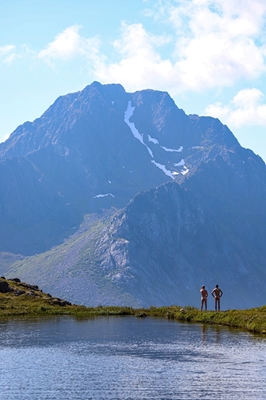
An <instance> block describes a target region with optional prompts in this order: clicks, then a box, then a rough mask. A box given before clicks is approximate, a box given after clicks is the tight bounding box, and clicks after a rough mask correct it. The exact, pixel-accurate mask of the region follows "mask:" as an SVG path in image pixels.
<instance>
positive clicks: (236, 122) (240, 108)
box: [205, 88, 266, 128]
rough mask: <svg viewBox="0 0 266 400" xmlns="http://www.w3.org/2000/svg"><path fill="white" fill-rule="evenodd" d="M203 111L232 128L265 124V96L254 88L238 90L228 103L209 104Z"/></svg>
mask: <svg viewBox="0 0 266 400" xmlns="http://www.w3.org/2000/svg"><path fill="white" fill-rule="evenodd" d="M205 113H206V115H212V116H213V117H216V118H219V119H220V120H221V121H222V122H224V123H226V124H227V125H229V126H230V127H232V128H240V127H243V126H266V102H265V96H264V95H263V93H262V92H261V91H260V90H259V89H255V88H252V89H244V90H240V91H239V92H238V93H237V94H236V95H235V97H234V98H233V100H232V101H231V102H229V104H226V105H222V104H221V103H218V102H217V103H215V104H211V105H209V106H208V107H207V108H206V109H205Z"/></svg>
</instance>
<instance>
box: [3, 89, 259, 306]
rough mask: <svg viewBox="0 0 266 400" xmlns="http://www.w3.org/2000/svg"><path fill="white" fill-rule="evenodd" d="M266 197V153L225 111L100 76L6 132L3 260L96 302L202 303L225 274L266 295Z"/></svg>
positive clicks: (231, 293)
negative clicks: (237, 130)
mask: <svg viewBox="0 0 266 400" xmlns="http://www.w3.org/2000/svg"><path fill="white" fill-rule="evenodd" d="M265 202H266V167H265V163H264V162H263V160H262V159H261V158H260V157H259V156H257V155H255V154H254V153H253V152H252V151H251V150H248V149H244V148H242V147H241V146H240V144H239V143H238V141H237V139H236V138H235V137H234V135H233V133H232V132H231V131H230V130H229V129H228V128H227V127H226V126H225V125H223V124H221V122H220V121H219V120H218V119H214V118H211V117H199V116H197V115H186V114H185V113H184V111H183V110H181V109H179V108H178V107H177V106H176V105H175V103H174V101H173V100H172V98H171V97H170V96H169V94H168V93H166V92H160V91H154V90H143V91H138V92H135V93H127V92H126V91H125V90H124V88H123V87H122V86H121V85H118V84H110V85H101V84H100V83H98V82H94V83H92V84H91V85H89V86H87V87H86V88H85V89H84V90H82V91H80V92H77V93H72V94H68V95H66V96H62V97H59V98H58V99H57V100H56V101H55V103H54V104H53V105H52V106H50V107H49V108H48V110H47V111H45V113H44V114H43V115H42V116H41V117H40V118H38V119H36V120H35V121H33V122H32V123H31V122H26V123H24V124H23V125H21V126H19V127H18V128H17V129H16V130H15V131H14V132H13V133H12V134H11V135H10V137H9V139H8V140H7V141H6V142H4V143H1V144H0V220H1V225H0V251H1V257H0V261H2V262H1V267H0V268H1V269H2V271H1V270H0V273H2V274H6V275H8V276H11V275H12V276H14V274H16V275H18V276H19V277H20V278H22V279H24V280H26V281H27V282H31V280H32V281H34V282H35V283H37V284H38V285H40V286H41V287H42V288H43V289H44V290H45V291H53V293H54V294H55V295H57V296H59V297H62V298H66V299H68V300H69V301H71V302H79V303H83V304H86V305H98V304H103V305H108V304H112V305H116V304H117V305H131V306H142V305H143V306H150V305H157V306H158V305H169V304H180V305H186V304H193V305H198V303H199V288H200V286H201V285H202V284H205V286H206V287H207V288H208V287H209V289H212V286H214V285H215V284H216V283H217V282H218V283H219V285H220V286H221V287H223V291H224V292H225V295H224V299H223V300H224V302H223V304H224V306H226V307H252V306H257V305H260V304H265V300H266V299H265V295H264V287H265V283H266V268H265V259H266V210H265ZM51 277H52V279H51Z"/></svg>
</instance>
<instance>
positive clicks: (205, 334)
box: [201, 325, 208, 343]
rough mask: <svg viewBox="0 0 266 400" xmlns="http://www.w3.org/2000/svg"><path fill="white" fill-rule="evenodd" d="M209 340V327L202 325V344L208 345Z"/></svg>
mask: <svg viewBox="0 0 266 400" xmlns="http://www.w3.org/2000/svg"><path fill="white" fill-rule="evenodd" d="M207 340H208V327H207V325H201V342H202V343H206V342H207Z"/></svg>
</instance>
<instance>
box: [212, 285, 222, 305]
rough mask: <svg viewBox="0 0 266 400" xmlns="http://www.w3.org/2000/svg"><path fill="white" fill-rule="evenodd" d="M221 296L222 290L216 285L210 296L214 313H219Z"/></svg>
mask: <svg viewBox="0 0 266 400" xmlns="http://www.w3.org/2000/svg"><path fill="white" fill-rule="evenodd" d="M222 295H223V291H222V289H220V288H219V285H216V286H215V288H214V289H213V290H212V296H213V297H214V307H215V311H220V299H221V297H222Z"/></svg>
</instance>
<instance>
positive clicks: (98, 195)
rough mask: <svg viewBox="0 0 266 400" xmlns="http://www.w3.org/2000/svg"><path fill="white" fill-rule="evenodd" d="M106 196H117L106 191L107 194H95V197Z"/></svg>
mask: <svg viewBox="0 0 266 400" xmlns="http://www.w3.org/2000/svg"><path fill="white" fill-rule="evenodd" d="M106 196H111V197H115V196H114V195H113V194H112V193H105V194H97V195H96V196H94V197H93V198H94V199H97V198H99V197H106Z"/></svg>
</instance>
